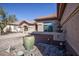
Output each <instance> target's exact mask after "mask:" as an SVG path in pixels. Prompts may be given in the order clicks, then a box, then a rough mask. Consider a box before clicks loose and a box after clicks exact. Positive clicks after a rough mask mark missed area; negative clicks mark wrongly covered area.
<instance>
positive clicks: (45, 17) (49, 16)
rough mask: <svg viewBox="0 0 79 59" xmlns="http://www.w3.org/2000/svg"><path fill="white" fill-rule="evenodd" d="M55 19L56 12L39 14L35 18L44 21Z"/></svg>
mask: <svg viewBox="0 0 79 59" xmlns="http://www.w3.org/2000/svg"><path fill="white" fill-rule="evenodd" d="M56 19H57V14H56V13H55V14H51V15H48V16H41V17H38V18H36V19H35V21H46V20H56Z"/></svg>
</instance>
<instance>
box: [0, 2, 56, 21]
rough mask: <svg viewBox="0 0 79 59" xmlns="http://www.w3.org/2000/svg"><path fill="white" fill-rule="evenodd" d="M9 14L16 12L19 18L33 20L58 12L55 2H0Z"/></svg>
mask: <svg viewBox="0 0 79 59" xmlns="http://www.w3.org/2000/svg"><path fill="white" fill-rule="evenodd" d="M0 6H1V7H3V8H4V9H5V11H6V13H7V14H8V15H12V14H15V15H16V17H17V19H18V20H25V19H27V20H33V19H35V18H37V17H40V16H47V15H50V14H53V13H56V12H57V7H56V4H55V3H17V4H16V3H4V4H3V3H2V4H1V3H0Z"/></svg>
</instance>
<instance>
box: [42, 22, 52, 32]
mask: <svg viewBox="0 0 79 59" xmlns="http://www.w3.org/2000/svg"><path fill="white" fill-rule="evenodd" d="M44 32H53V24H52V23H44Z"/></svg>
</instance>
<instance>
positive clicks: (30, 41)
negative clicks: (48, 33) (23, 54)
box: [23, 36, 35, 51]
mask: <svg viewBox="0 0 79 59" xmlns="http://www.w3.org/2000/svg"><path fill="white" fill-rule="evenodd" d="M34 42H35V38H34V36H25V37H24V38H23V45H24V47H25V49H26V50H29V51H30V50H31V49H32V48H33V46H34Z"/></svg>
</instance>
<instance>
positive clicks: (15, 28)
mask: <svg viewBox="0 0 79 59" xmlns="http://www.w3.org/2000/svg"><path fill="white" fill-rule="evenodd" d="M3 31H4V32H7V31H11V32H20V31H21V28H19V26H16V25H7V26H6V27H5V28H4V29H3Z"/></svg>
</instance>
